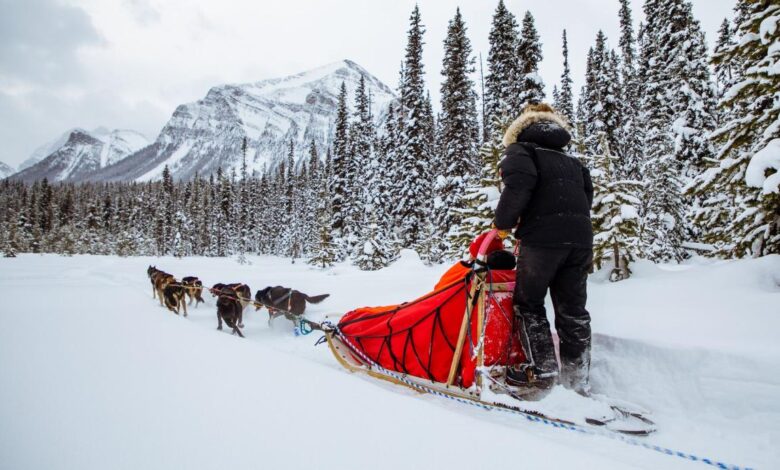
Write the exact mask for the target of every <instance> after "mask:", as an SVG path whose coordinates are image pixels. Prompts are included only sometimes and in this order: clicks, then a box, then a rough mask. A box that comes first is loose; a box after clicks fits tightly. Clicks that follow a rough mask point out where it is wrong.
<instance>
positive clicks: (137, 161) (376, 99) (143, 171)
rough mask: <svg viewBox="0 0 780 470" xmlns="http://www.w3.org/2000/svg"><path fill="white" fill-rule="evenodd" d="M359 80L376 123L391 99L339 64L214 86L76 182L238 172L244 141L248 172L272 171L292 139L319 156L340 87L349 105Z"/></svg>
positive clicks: (301, 151)
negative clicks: (142, 143) (151, 137)
mask: <svg viewBox="0 0 780 470" xmlns="http://www.w3.org/2000/svg"><path fill="white" fill-rule="evenodd" d="M361 76H363V77H365V81H366V89H367V90H368V91H369V92H370V93H371V102H372V112H373V115H374V116H375V118H376V120H377V122H378V123H379V122H382V121H383V118H384V117H385V115H386V113H387V108H388V105H389V104H390V102H392V101H393V100H395V99H396V97H395V94H394V93H393V91H392V90H391V89H390V88H389V87H388V86H387V85H385V84H384V83H382V82H381V81H379V79H377V78H376V77H374V76H373V75H371V74H370V73H368V72H367V71H366V70H365V69H363V68H362V67H361V66H359V65H358V64H356V63H354V62H352V61H350V60H343V61H340V62H336V63H333V64H330V65H326V66H324V67H320V68H317V69H314V70H310V71H308V72H303V73H299V74H297V75H292V76H289V77H284V78H276V79H270V80H262V81H259V82H256V83H248V84H240V85H221V86H216V87H214V88H212V89H211V90H209V92H208V94H206V96H205V97H204V98H203V99H201V100H198V101H196V102H194V103H188V104H183V105H180V106H179V107H178V108H176V111H175V112H174V113H173V116H172V117H171V119H170V120H169V121H168V123H167V124H166V125H165V127H164V128H163V129H162V131H161V132H160V135H159V136H158V137H157V139H156V140H155V142H154V143H152V145H150V146H148V147H145V148H143V149H141V150H139V151H137V152H136V153H134V154H133V155H131V156H129V157H127V158H125V159H124V160H122V161H121V162H119V163H117V164H114V165H111V166H109V167H107V168H104V169H102V170H100V171H97V172H95V173H92V174H89V175H84V176H83V178H82V179H88V180H93V181H112V180H140V181H145V180H151V179H157V178H159V177H160V176H161V174H162V170H163V168H164V167H165V165H168V167H169V168H170V170H171V173H172V175H173V177H174V178H176V179H189V178H192V177H193V176H194V175H195V174H196V173H200V174H201V175H208V174H211V173H213V172H215V171H216V170H217V168H220V167H221V168H222V169H223V170H227V171H229V170H231V169H236V170H239V169H240V168H241V160H242V154H241V146H242V142H243V140H244V138H246V139H247V144H248V145H247V147H248V148H247V165H248V168H249V171H250V172H251V171H253V170H257V171H262V170H263V168H264V167H273V166H275V165H276V164H277V163H278V162H279V161H281V160H282V159H283V158H285V156H286V155H287V152H288V146H289V142H290V140H292V141H293V142H294V144H295V153H296V156H298V157H300V156H302V155H305V154H306V152H307V151H308V150H307V149H308V147H309V143H310V142H311V141H312V140H313V141H314V142H315V143H316V144H317V148H318V149H319V150H320V152H321V153H320V154H321V155H324V153H325V149H326V148H327V147H328V146H329V145H330V143H331V141H332V140H333V132H334V126H335V119H336V107H337V103H338V94H339V89H340V87H341V83H342V82H344V83H345V84H346V87H347V93H348V96H349V105H350V107H352V105H353V104H354V103H353V100H354V92H355V89H356V88H357V86H358V83H359V81H360V77H361Z"/></svg>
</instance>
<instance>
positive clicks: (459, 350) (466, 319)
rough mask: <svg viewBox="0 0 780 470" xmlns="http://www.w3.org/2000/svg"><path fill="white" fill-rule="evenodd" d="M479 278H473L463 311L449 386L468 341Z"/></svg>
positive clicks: (448, 378)
mask: <svg viewBox="0 0 780 470" xmlns="http://www.w3.org/2000/svg"><path fill="white" fill-rule="evenodd" d="M477 281H478V279H476V278H475V279H472V281H471V289H470V291H469V296H468V297H467V298H466V311H465V312H464V313H463V321H462V322H461V324H460V333H458V342H457V343H456V345H455V355H454V356H452V364H451V365H450V373H449V375H448V376H447V386H448V387H449V386H451V385H452V384H453V383H454V382H455V375H456V374H457V372H458V365H460V356H461V354H463V344H464V343H465V342H466V330H467V329H468V327H469V324H470V323H471V313H472V309H473V307H472V306H473V305H474V303H473V302H472V299H473V298H474V294H475V293H476V290H477Z"/></svg>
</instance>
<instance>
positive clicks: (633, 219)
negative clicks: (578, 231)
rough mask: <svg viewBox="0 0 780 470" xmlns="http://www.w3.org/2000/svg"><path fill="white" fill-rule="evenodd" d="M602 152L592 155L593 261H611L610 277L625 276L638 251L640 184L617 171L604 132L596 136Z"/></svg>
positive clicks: (618, 161)
mask: <svg viewBox="0 0 780 470" xmlns="http://www.w3.org/2000/svg"><path fill="white" fill-rule="evenodd" d="M599 139H600V140H601V144H600V145H599V147H600V148H602V149H604V152H603V153H602V154H600V155H596V156H595V157H594V158H593V160H592V161H593V167H594V168H593V169H592V170H591V176H592V178H593V189H594V197H593V209H592V211H593V215H592V221H593V233H594V237H593V263H594V265H595V266H596V268H601V267H602V265H604V264H605V263H611V264H612V270H611V271H610V276H609V279H610V280H611V281H613V282H614V281H621V280H623V279H627V278H628V277H629V276H630V274H631V270H630V268H629V263H630V262H632V261H634V260H635V259H636V257H637V256H638V255H639V253H640V245H639V208H640V205H641V201H640V199H639V197H638V194H639V192H640V191H641V186H642V185H641V183H640V182H638V181H636V180H627V179H622V178H621V176H620V172H619V171H618V165H619V163H620V159H619V158H617V157H614V156H612V155H611V153H610V150H609V141H608V139H607V136H606V133H603V132H602V133H601V134H600V135H599Z"/></svg>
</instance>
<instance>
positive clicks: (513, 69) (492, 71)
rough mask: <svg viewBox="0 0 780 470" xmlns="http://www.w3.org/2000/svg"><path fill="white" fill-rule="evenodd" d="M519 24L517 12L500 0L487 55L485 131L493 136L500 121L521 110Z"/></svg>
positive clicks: (491, 29) (487, 134) (494, 15)
mask: <svg viewBox="0 0 780 470" xmlns="http://www.w3.org/2000/svg"><path fill="white" fill-rule="evenodd" d="M518 35H519V33H518V26H517V21H516V19H515V16H514V15H513V14H512V13H510V12H509V10H507V8H506V6H505V5H504V0H499V2H498V6H497V7H496V11H495V13H494V14H493V22H492V26H491V28H490V36H489V43H490V49H489V50H488V58H487V69H488V70H487V76H486V77H485V96H484V97H483V99H484V100H485V121H484V122H483V123H482V125H483V126H484V127H485V131H484V133H483V134H484V135H486V136H492V135H493V133H494V131H495V129H492V128H491V127H490V126H492V125H493V124H494V123H496V122H501V121H504V120H506V119H507V116H514V115H515V114H517V113H518V112H519V110H518V109H516V108H514V107H513V106H515V104H516V99H515V98H516V96H515V91H516V83H517V80H518V77H519V76H520V69H519V65H520V63H519V61H518V58H517V55H516V49H515V47H516V44H517V42H518Z"/></svg>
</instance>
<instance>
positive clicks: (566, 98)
mask: <svg viewBox="0 0 780 470" xmlns="http://www.w3.org/2000/svg"><path fill="white" fill-rule="evenodd" d="M571 85H572V79H571V69H570V68H569V41H568V39H567V38H566V30H565V29H564V30H563V73H562V74H561V88H560V90H558V98H557V99H556V100H555V110H556V111H558V113H560V114H561V115H562V116H563V117H565V118H566V119H567V120H568V121H569V122H570V123H573V122H574V95H573V94H572V89H571Z"/></svg>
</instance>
